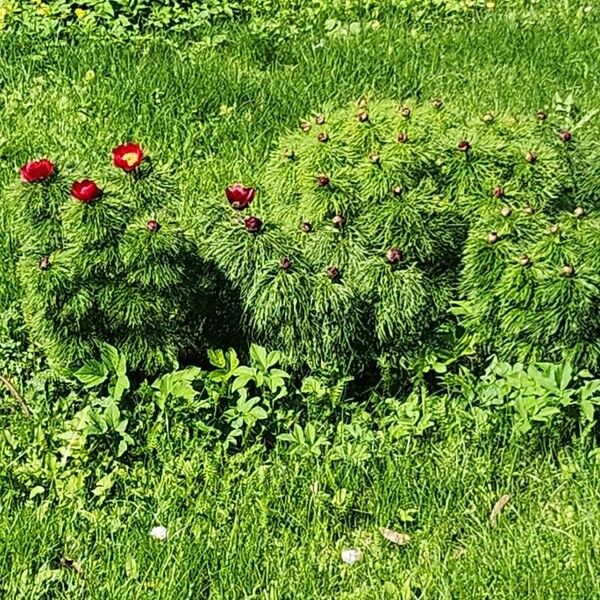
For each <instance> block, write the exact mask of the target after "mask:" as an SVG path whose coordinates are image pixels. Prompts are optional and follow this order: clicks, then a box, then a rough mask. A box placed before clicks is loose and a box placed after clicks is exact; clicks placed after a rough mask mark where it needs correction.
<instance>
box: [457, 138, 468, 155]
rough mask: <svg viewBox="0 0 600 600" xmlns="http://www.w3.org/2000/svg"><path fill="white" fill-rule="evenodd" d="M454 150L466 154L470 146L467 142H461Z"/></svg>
mask: <svg viewBox="0 0 600 600" xmlns="http://www.w3.org/2000/svg"><path fill="white" fill-rule="evenodd" d="M456 149H457V150H460V151H461V152H468V151H469V150H470V149H471V144H470V143H469V142H468V141H467V140H461V141H460V142H458V144H457V145H456Z"/></svg>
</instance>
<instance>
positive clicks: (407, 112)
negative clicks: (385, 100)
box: [400, 106, 412, 119]
mask: <svg viewBox="0 0 600 600" xmlns="http://www.w3.org/2000/svg"><path fill="white" fill-rule="evenodd" d="M400 114H401V115H402V116H403V117H404V118H405V119H408V118H409V117H410V115H411V114H412V111H411V110H410V106H403V107H402V108H401V109H400Z"/></svg>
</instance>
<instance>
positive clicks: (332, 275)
mask: <svg viewBox="0 0 600 600" xmlns="http://www.w3.org/2000/svg"><path fill="white" fill-rule="evenodd" d="M340 275H341V273H340V270H339V269H338V268H337V267H327V277H329V279H331V281H335V280H337V279H339V278H340Z"/></svg>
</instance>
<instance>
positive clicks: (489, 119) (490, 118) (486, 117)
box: [481, 110, 494, 125]
mask: <svg viewBox="0 0 600 600" xmlns="http://www.w3.org/2000/svg"><path fill="white" fill-rule="evenodd" d="M481 119H482V121H483V122H484V123H485V124H486V125H489V124H490V123H493V122H494V113H492V112H490V111H489V110H488V111H487V112H485V113H483V117H481Z"/></svg>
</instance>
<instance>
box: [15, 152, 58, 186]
mask: <svg viewBox="0 0 600 600" xmlns="http://www.w3.org/2000/svg"><path fill="white" fill-rule="evenodd" d="M52 175H54V165H53V164H52V163H51V162H50V161H49V160H47V159H45V158H42V159H41V160H31V161H29V162H28V163H27V164H26V165H24V166H22V167H21V181H23V182H24V183H37V182H39V181H45V180H46V179H49V178H50V177H52Z"/></svg>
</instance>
